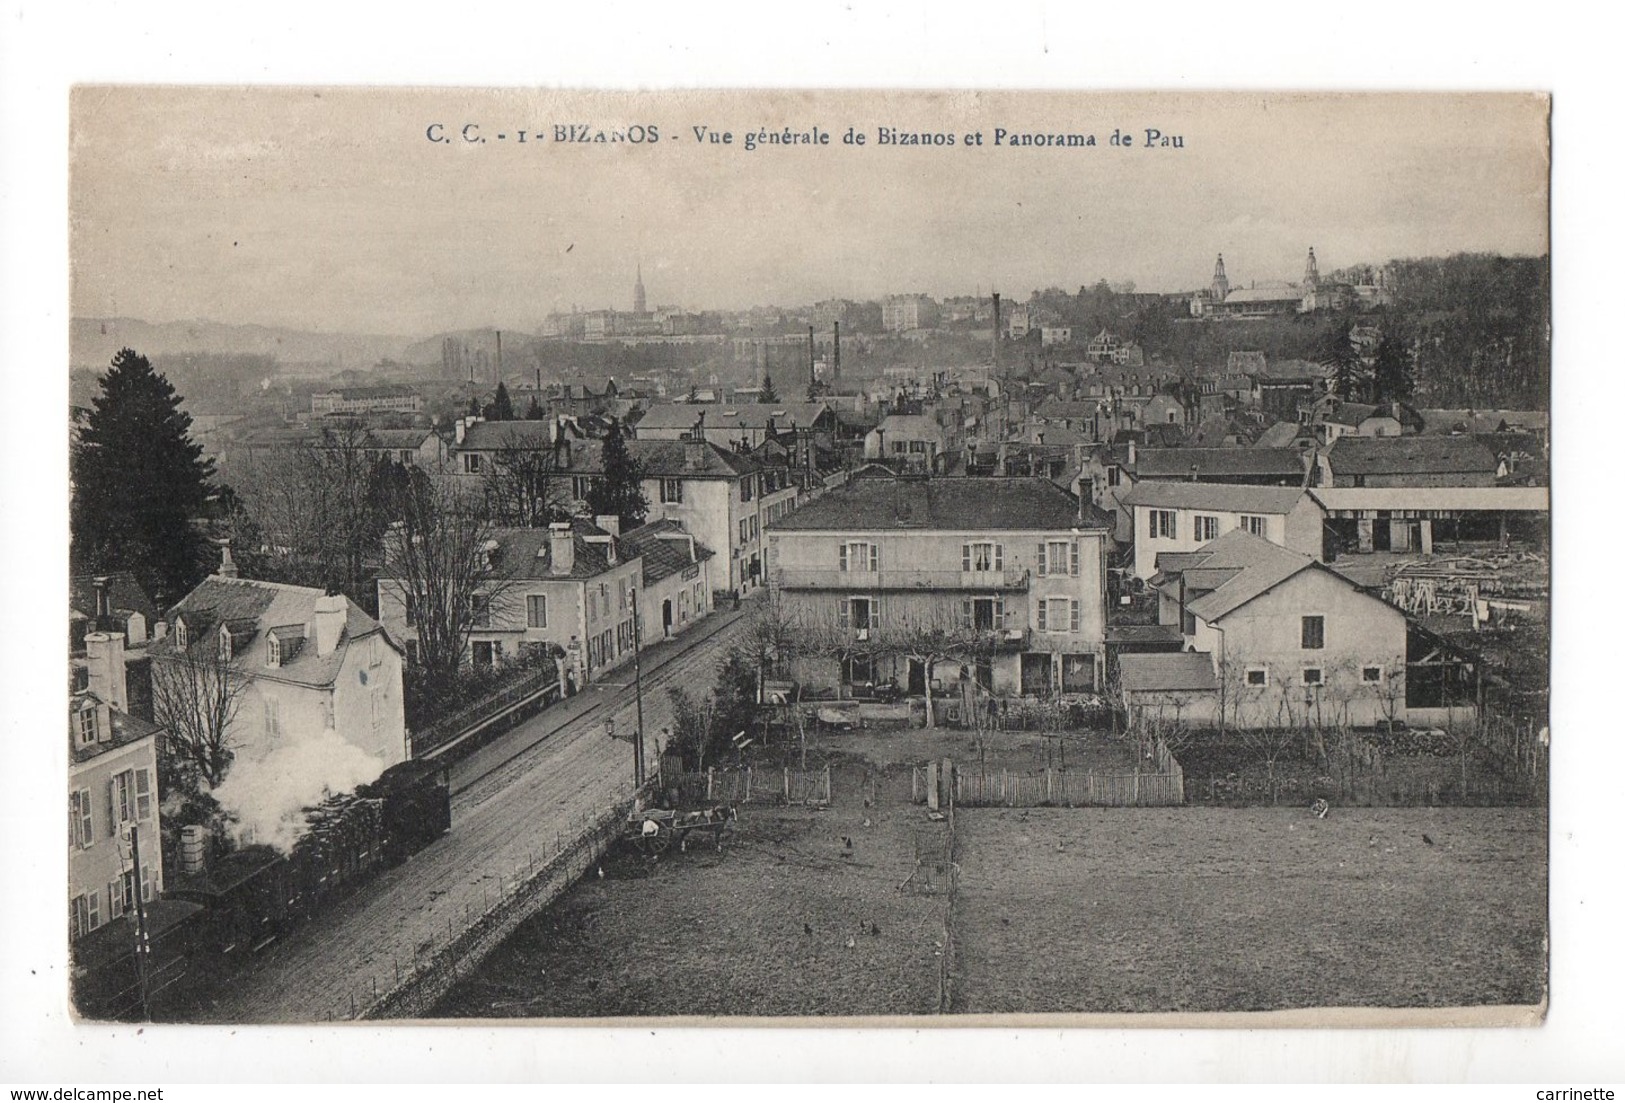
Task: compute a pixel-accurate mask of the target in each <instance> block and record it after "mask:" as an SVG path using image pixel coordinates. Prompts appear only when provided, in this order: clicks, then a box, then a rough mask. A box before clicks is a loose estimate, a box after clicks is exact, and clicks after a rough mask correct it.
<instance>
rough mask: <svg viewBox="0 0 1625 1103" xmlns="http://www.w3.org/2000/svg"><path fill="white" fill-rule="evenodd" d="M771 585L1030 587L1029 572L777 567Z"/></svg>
mask: <svg viewBox="0 0 1625 1103" xmlns="http://www.w3.org/2000/svg"><path fill="white" fill-rule="evenodd" d="M773 575H774V579H773V580H774V582H775V583H777V584H778V585H779V586H780V587H782V588H783V589H786V590H846V591H849V592H852V593H866V592H870V591H874V590H974V591H979V592H981V593H991V592H995V591H1004V592H1010V591H1025V590H1027V589H1028V588H1030V586H1031V584H1032V572H1030V571H1026V570H1019V569H1017V570H1002V571H923V570H912V569H907V568H881V569H880V570H878V571H839V570H817V569H810V568H802V567H780V568H777V569H776V570H775V571H774V572H773Z"/></svg>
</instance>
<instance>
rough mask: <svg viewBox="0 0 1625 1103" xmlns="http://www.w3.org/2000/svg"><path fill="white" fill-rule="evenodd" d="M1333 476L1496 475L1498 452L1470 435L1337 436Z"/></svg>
mask: <svg viewBox="0 0 1625 1103" xmlns="http://www.w3.org/2000/svg"><path fill="white" fill-rule="evenodd" d="M1326 460H1327V462H1328V463H1330V464H1331V468H1332V474H1333V475H1374V474H1383V475H1387V474H1404V475H1424V474H1457V473H1460V474H1469V473H1472V474H1479V473H1484V474H1493V473H1494V472H1495V455H1494V453H1492V452H1491V451H1490V450H1489V449H1488V448H1485V447H1484V446H1483V445H1482V444H1480V443H1479V442H1478V441H1476V440H1474V439H1473V438H1471V437H1426V436H1423V437H1338V438H1337V439H1336V440H1335V441H1333V442H1332V443H1331V446H1330V447H1329V448H1327V449H1326Z"/></svg>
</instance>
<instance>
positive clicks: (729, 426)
mask: <svg viewBox="0 0 1625 1103" xmlns="http://www.w3.org/2000/svg"><path fill="white" fill-rule="evenodd" d="M696 425H699V426H702V427H703V429H704V435H705V439H706V440H708V441H710V442H712V443H713V444H719V445H722V446H723V447H724V448H734V447H738V446H744V447H748V448H757V447H759V446H760V445H761V444H762V442H763V441H765V440H767V439H768V438H769V437H771V436H780V435H785V434H789V433H792V432H801V433H804V434H810V435H811V436H813V438H814V439H815V440H816V441H817V442H818V444H819V445H820V446H822V447H824V448H833V447H834V446H835V440H836V436H837V419H836V414H835V411H834V410H832V409H831V408H830V406H829V404H828V403H825V402H729V403H722V404H719V405H696V404H693V403H687V402H662V403H656V404H655V405H653V406H650V407H649V409H648V410H647V411H646V412H645V413H644V415H643V417H642V418H640V419H639V421H638V423H637V426H636V428H635V429H634V433H635V435H636V436H637V439H638V440H686V439H688V438H689V437H690V436H691V435H692V434H693V433H694V430H695V427H696Z"/></svg>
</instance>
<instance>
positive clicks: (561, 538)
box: [547, 521, 576, 576]
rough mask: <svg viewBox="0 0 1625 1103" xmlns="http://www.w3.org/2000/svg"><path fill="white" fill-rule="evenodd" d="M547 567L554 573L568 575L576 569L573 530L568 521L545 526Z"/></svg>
mask: <svg viewBox="0 0 1625 1103" xmlns="http://www.w3.org/2000/svg"><path fill="white" fill-rule="evenodd" d="M547 550H548V558H549V559H550V560H551V562H550V563H549V565H548V569H549V570H550V571H551V572H552V573H553V574H555V575H561V576H562V575H568V574H569V573H570V572H572V571H574V570H575V569H576V541H575V532H574V531H573V530H572V529H571V527H570V522H568V521H554V522H553V523H552V524H551V525H548V526H547Z"/></svg>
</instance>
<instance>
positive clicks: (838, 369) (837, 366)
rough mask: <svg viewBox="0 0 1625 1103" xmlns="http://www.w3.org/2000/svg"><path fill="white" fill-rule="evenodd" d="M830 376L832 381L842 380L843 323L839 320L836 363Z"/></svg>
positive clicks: (836, 329) (837, 325)
mask: <svg viewBox="0 0 1625 1103" xmlns="http://www.w3.org/2000/svg"><path fill="white" fill-rule="evenodd" d="M829 374H830V377H831V378H832V379H839V378H841V323H840V321H839V319H837V320H836V322H835V363H834V365H833V366H832V367H831V368H830V373H829Z"/></svg>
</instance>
